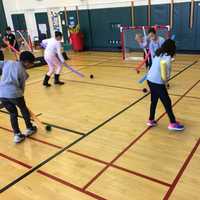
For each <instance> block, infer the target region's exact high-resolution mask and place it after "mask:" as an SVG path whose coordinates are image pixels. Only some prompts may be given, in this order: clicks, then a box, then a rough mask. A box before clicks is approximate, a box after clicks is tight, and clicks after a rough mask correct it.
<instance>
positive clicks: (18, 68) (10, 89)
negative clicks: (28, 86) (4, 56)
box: [0, 61, 28, 99]
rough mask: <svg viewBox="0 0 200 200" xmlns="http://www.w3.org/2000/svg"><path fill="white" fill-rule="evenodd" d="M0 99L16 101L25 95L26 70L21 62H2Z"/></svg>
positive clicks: (0, 68) (0, 64) (0, 63)
mask: <svg viewBox="0 0 200 200" xmlns="http://www.w3.org/2000/svg"><path fill="white" fill-rule="evenodd" d="M0 70H1V71H2V76H1V79H0V98H7V99H14V98H19V97H22V96H23V95H24V89H25V81H26V80H27V79H28V74H27V73H26V69H25V68H24V66H23V65H22V63H21V62H16V61H0Z"/></svg>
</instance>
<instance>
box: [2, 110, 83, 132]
mask: <svg viewBox="0 0 200 200" xmlns="http://www.w3.org/2000/svg"><path fill="white" fill-rule="evenodd" d="M0 112H1V113H5V114H9V113H8V112H7V111H3V110H0ZM41 115H42V113H39V114H37V115H36V116H37V117H39V116H41ZM19 118H23V117H22V116H21V115H19ZM42 124H44V125H50V126H51V127H53V128H57V129H60V130H63V131H68V132H71V133H74V134H77V135H85V133H82V132H79V131H76V130H72V129H69V128H65V127H62V126H59V125H56V124H51V123H48V122H42Z"/></svg>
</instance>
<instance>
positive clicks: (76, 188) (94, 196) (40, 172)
mask: <svg viewBox="0 0 200 200" xmlns="http://www.w3.org/2000/svg"><path fill="white" fill-rule="evenodd" d="M0 156H1V157H2V158H5V159H7V160H9V161H12V162H14V163H16V164H18V165H21V166H23V167H25V168H28V169H31V168H32V166H30V165H28V164H26V163H23V162H21V161H19V160H16V159H15V158H12V157H10V156H7V155H5V154H3V153H0ZM37 173H39V174H41V175H43V176H45V177H48V178H50V179H52V180H54V181H56V182H59V183H61V184H63V185H65V186H68V187H70V188H72V189H74V190H76V191H78V192H81V193H83V194H86V195H88V196H90V197H93V198H94V199H97V200H107V199H105V198H103V197H101V196H99V195H97V194H95V193H93V192H90V191H84V190H83V189H82V188H80V187H78V186H76V185H74V184H72V183H69V182H67V181H65V180H63V179H61V178H58V177H56V176H54V175H51V174H49V173H47V172H44V171H42V170H38V171H37Z"/></svg>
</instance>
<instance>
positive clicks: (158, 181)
mask: <svg viewBox="0 0 200 200" xmlns="http://www.w3.org/2000/svg"><path fill="white" fill-rule="evenodd" d="M68 152H70V153H73V154H76V155H78V156H81V157H84V158H87V159H90V160H93V161H95V162H99V163H101V164H105V165H108V164H109V163H108V162H105V161H102V160H99V159H96V158H94V157H91V156H88V155H85V154H82V153H79V152H77V151H73V150H68ZM110 167H113V168H116V169H118V170H120V171H124V172H127V173H129V174H132V175H135V176H139V177H141V178H145V179H147V180H150V181H153V182H156V183H159V184H161V185H164V186H167V187H170V186H171V184H169V183H167V182H164V181H161V180H158V179H156V178H153V177H150V176H146V175H144V174H141V173H138V172H135V171H132V170H129V169H126V168H123V167H120V166H118V165H114V164H112V165H111V166H110Z"/></svg>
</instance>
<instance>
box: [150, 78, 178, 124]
mask: <svg viewBox="0 0 200 200" xmlns="http://www.w3.org/2000/svg"><path fill="white" fill-rule="evenodd" d="M147 82H148V85H149V88H150V91H151V107H150V116H149V120H154V119H155V112H156V107H157V103H158V100H159V99H160V100H161V102H162V104H163V105H164V107H165V110H166V112H167V114H168V117H169V119H170V122H171V123H176V118H175V116H174V113H173V110H172V103H171V99H170V97H169V94H168V92H167V89H166V87H165V85H164V84H156V83H152V82H150V81H147Z"/></svg>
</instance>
